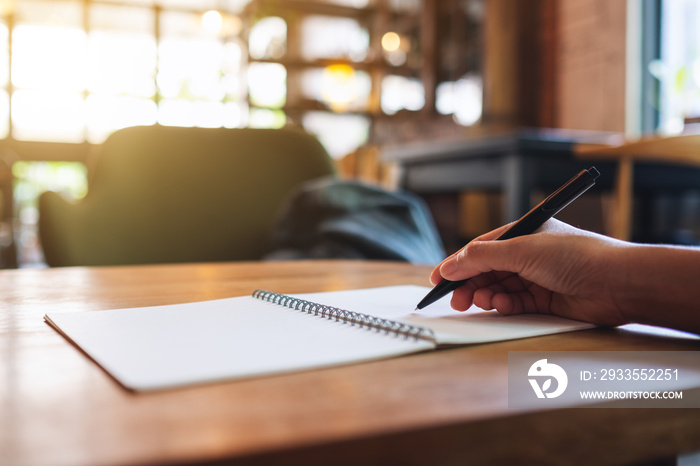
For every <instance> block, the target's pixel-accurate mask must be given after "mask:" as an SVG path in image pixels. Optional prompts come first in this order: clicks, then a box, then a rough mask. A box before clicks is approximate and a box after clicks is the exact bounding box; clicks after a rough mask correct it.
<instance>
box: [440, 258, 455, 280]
mask: <svg viewBox="0 0 700 466" xmlns="http://www.w3.org/2000/svg"><path fill="white" fill-rule="evenodd" d="M456 271H457V264H455V261H447V262H445V263H444V264H442V267H440V275H442V276H443V277H447V276H449V275H452V274H453V273H455V272H456Z"/></svg>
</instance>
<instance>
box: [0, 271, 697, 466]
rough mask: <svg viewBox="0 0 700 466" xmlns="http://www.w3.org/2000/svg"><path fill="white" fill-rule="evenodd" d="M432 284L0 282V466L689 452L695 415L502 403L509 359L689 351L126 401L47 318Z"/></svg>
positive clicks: (423, 369) (592, 343)
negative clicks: (524, 408)
mask: <svg viewBox="0 0 700 466" xmlns="http://www.w3.org/2000/svg"><path fill="white" fill-rule="evenodd" d="M429 271H430V267H419V266H412V265H408V264H398V263H384V262H365V261H318V262H305V261H300V262H285V263H236V264H190V265H168V266H159V265H155V266H137V267H131V266H128V267H96V268H63V269H45V270H8V271H1V272H0V296H2V303H1V304H0V463H2V464H8V465H49V464H51V465H54V464H57V465H63V464H65V465H115V464H117V465H118V464H175V463H177V464H189V463H198V464H202V463H203V464H229V462H231V463H236V462H238V463H240V464H263V463H264V464H276V463H280V464H282V463H284V464H294V463H302V462H303V463H306V464H328V463H334V464H358V463H362V464H386V463H402V464H404V463H405V464H426V463H430V464H465V462H467V461H470V460H472V461H475V462H481V463H501V462H507V461H511V462H516V460H517V462H518V463H519V464H520V463H534V462H536V463H538V464H563V463H566V464H592V463H595V464H619V463H622V462H624V463H629V462H633V461H641V460H647V459H654V458H663V457H670V456H673V455H675V454H676V453H678V452H686V451H692V450H698V449H700V417H699V416H697V414H696V413H695V412H694V410H683V409H673V410H671V409H668V410H667V409H654V410H641V409H566V410H553V411H543V412H518V411H513V410H511V409H509V408H508V405H507V358H508V351H533V350H693V351H697V350H700V345H699V344H698V340H693V339H684V338H672V337H668V336H659V335H652V334H647V333H642V332H638V331H632V330H626V329H596V330H590V331H584V332H576V333H571V334H562V335H554V336H548V337H541V338H533V339H527V340H518V341H511V342H503V343H498V344H488V345H479V346H473V347H466V348H459V349H450V350H441V351H435V352H429V353H424V354H418V355H412V356H408V357H401V358H395V359H389V360H384V361H378V362H372V363H366V364H357V365H351V366H345V367H336V368H331V369H325V370H316V371H308V372H300V373H294V374H287V375H280V376H271V377H264V378H257V379H249V380H240V381H232V382H227V383H216V384H209V385H201V386H195V387H190V388H184V389H178V390H169V391H161V392H156V393H148V394H134V393H131V392H128V391H126V390H124V389H122V388H121V387H120V386H119V385H118V384H117V383H116V382H115V381H113V380H112V379H111V378H110V377H109V376H108V375H107V374H106V373H105V372H103V371H102V370H101V369H99V367H98V366H97V365H96V364H94V363H92V362H91V361H90V360H89V359H87V358H86V357H85V356H84V355H83V354H82V353H80V351H79V350H78V349H76V348H75V347H74V346H72V345H70V344H69V343H68V342H67V341H66V340H65V339H64V338H62V337H61V336H60V335H59V334H58V333H56V332H55V331H53V330H52V329H51V328H50V327H49V326H48V325H47V324H45V323H44V322H43V320H42V317H43V315H44V314H45V313H46V312H49V311H50V312H63V311H76V310H78V311H86V312H91V311H96V310H101V309H110V308H121V307H136V306H150V305H159V304H171V303H179V302H188V301H197V300H206V299H216V298H224V297H230V296H238V295H246V294H249V293H250V292H252V291H253V290H254V289H256V288H259V287H264V288H268V289H271V290H275V291H279V292H283V293H292V292H311V291H330V290H339V289H347V288H358V287H371V286H380V285H391V284H407V283H412V284H419V285H427V276H428V273H429ZM124 344H125V345H126V344H128V342H124ZM280 350H283V349H282V348H280Z"/></svg>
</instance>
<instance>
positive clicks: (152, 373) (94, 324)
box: [45, 296, 434, 390]
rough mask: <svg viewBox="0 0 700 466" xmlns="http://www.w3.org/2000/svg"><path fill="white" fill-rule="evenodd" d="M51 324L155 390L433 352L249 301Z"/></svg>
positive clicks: (65, 317)
mask: <svg viewBox="0 0 700 466" xmlns="http://www.w3.org/2000/svg"><path fill="white" fill-rule="evenodd" d="M45 318H46V320H47V322H49V324H51V325H53V326H54V327H56V328H57V330H59V332H60V333H62V334H63V335H64V336H66V337H67V338H68V339H70V340H72V341H73V342H74V343H75V344H76V345H77V346H79V347H80V348H81V349H82V350H83V351H84V352H85V353H87V354H88V355H89V356H90V357H91V358H92V359H93V360H94V361H95V362H97V363H98V364H99V365H100V366H102V368H103V369H105V370H106V371H107V372H108V373H110V374H111V375H112V376H113V377H114V378H115V379H117V380H118V381H119V382H120V383H121V384H122V385H124V386H126V387H128V388H131V389H134V390H153V389H162V388H170V387H176V386H182V385H188V384H193V383H200V382H212V381H219V380H226V379H234V378H242V377H253V376H261V375H268V374H275V373H282V372H290V371H295V370H302V369H312V368H319V367H326V366H333V365H339V364H347V363H354V362H360V361H366V360H372V359H379V358H385V357H391V356H397V355H401V354H408V353H413V352H418V351H423V350H427V349H432V348H434V345H433V344H432V343H431V342H428V341H424V340H419V341H416V340H414V339H405V338H402V337H395V336H391V335H389V336H387V335H384V334H378V333H377V332H375V331H369V330H367V329H362V328H359V327H355V326H351V325H349V324H343V323H339V322H334V321H329V320H328V319H323V318H321V317H316V316H310V315H308V314H305V313H302V312H300V311H296V310H293V309H289V308H285V307H282V306H278V305H275V304H271V303H267V302H264V301H261V300H259V299H255V298H252V297H248V296H245V297H238V298H229V299H222V300H214V301H205V302H197V303H189V304H176V305H168V306H157V307H145V308H132V309H118V310H106V311H92V312H68V313H48V314H47V316H46V317H45Z"/></svg>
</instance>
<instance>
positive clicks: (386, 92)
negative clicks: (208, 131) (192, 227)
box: [0, 0, 700, 267]
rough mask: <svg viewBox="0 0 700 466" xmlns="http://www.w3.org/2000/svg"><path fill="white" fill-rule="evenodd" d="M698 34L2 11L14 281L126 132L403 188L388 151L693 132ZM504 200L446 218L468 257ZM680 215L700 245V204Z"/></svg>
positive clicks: (537, 25) (508, 17)
mask: <svg viewBox="0 0 700 466" xmlns="http://www.w3.org/2000/svg"><path fill="white" fill-rule="evenodd" d="M698 24H700V2H697V1H693V0H629V1H628V0H326V1H321V0H314V1H312V0H249V1H247V0H196V1H195V0H50V1H47V0H0V196H1V197H0V251H1V252H2V263H0V265H2V266H4V267H15V266H22V267H31V266H41V265H42V261H43V259H42V253H41V247H40V244H39V243H38V239H37V238H38V237H37V231H36V226H37V217H38V210H37V205H36V201H37V197H38V195H39V194H40V193H41V192H42V191H45V190H55V191H60V192H63V193H65V194H66V195H67V196H70V197H72V198H75V199H80V198H81V197H83V196H85V195H86V193H87V192H88V190H89V188H90V187H89V183H88V178H89V176H88V172H89V158H90V154H91V153H92V152H93V151H94V150H95V148H96V147H99V145H100V144H101V143H102V142H103V141H104V140H105V139H106V138H107V137H108V136H109V135H110V134H111V133H113V132H114V131H116V130H118V129H120V128H125V127H128V126H136V125H154V124H159V125H164V126H181V127H191V126H197V127H225V128H244V127H254V128H281V127H285V126H301V127H303V128H304V129H305V130H306V131H308V132H310V133H312V134H314V135H315V136H316V137H317V138H318V139H319V140H320V142H321V143H322V144H323V145H324V147H325V148H326V150H327V151H328V152H329V154H330V155H331V156H332V157H333V158H334V159H335V160H336V161H337V164H338V167H339V170H340V171H341V173H344V174H345V175H346V176H348V177H354V178H357V179H362V180H368V181H371V182H374V183H378V184H380V185H382V186H385V187H388V188H395V187H396V186H397V185H399V184H401V181H400V179H401V169H400V166H397V164H396V163H392V161H391V160H386V159H385V158H383V155H382V154H383V153H384V152H385V151H386V150H387V148H396V147H401V146H406V145H411V144H419V143H421V142H423V143H425V142H427V143H432V142H435V141H439V142H441V143H449V142H450V141H463V140H465V139H468V138H470V137H478V136H480V135H482V134H486V133H488V134H493V133H494V132H498V131H507V130H509V129H512V128H548V129H552V128H553V129H562V130H577V131H580V132H581V133H578V134H588V133H584V132H595V134H596V135H597V136H598V137H601V135H611V134H613V135H618V136H621V137H622V138H623V139H622V140H633V139H634V138H638V137H640V136H643V135H654V136H656V137H668V136H674V135H680V134H688V133H693V132H694V131H695V130H694V126H693V125H695V124H698V123H700V28H698V27H697V25H698ZM698 150H699V153H700V149H698ZM695 179H696V180H697V178H695ZM698 183H699V185H700V180H698ZM493 196H497V193H490V192H481V193H479V192H470V193H465V194H464V195H461V196H458V197H457V201H454V202H456V203H457V204H456V207H454V205H453V204H454V202H453V203H452V204H450V203H449V202H440V201H439V200H437V201H435V202H432V203H431V208H432V209H433V214H434V215H435V216H436V221H437V223H438V226H439V227H440V228H441V231H446V229H450V228H452V229H453V230H455V231H456V232H457V234H456V236H454V235H453V239H454V240H455V241H464V240H468V239H469V237H473V236H475V235H476V234H478V232H480V231H483V230H484V229H487V228H490V227H491V226H495V225H497V224H498V222H499V221H500V218H493V216H489V214H488V212H490V211H491V210H493V209H491V208H490V207H489V206H493V205H494V202H495V203H496V204H498V200H497V198H496V200H494V197H493ZM664 199H665V200H664ZM669 199H670V200H669ZM450 202H452V201H450ZM664 202H666V203H667V204H668V203H670V205H672V206H675V207H674V208H679V207H678V206H680V207H681V212H680V213H679V214H678V215H677V216H676V218H681V220H677V222H678V221H681V222H685V223H683V225H681V226H680V227H678V229H679V231H680V230H682V232H685V233H684V234H685V236H683V237H684V238H686V239H687V242H690V243H693V242H694V241H696V239H697V232H698V217H700V195H699V194H698V190H697V189H686V190H685V191H684V192H683V193H682V195H679V196H676V197H673V198H663V197H659V200H658V203H661V204H663V203H664ZM446 206H447V207H446ZM466 208H469V209H471V210H470V215H469V218H470V221H469V222H461V221H460V220H459V217H458V216H454V215H452V210H450V211H449V212H447V213H444V212H446V211H445V209H457V210H458V211H459V210H460V209H466ZM441 212H443V214H441ZM478 212H482V213H483V212H485V213H484V214H483V215H482V216H481V217H478V215H477V214H478ZM679 216H680V217H679ZM453 218H454V219H456V220H450V219H453ZM582 221H583V220H582ZM450 222H452V224H450ZM596 222H597V221H596V220H594V221H592V225H593V229H596V228H597V229H600V230H604V229H605V225H598V223H599V222H598V223H596ZM584 223H585V222H584ZM677 237H678V236H675V237H674V238H677ZM448 239H449V238H448ZM662 239H668V237H665V238H662ZM448 242H449V241H448Z"/></svg>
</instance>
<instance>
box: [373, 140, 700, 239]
mask: <svg viewBox="0 0 700 466" xmlns="http://www.w3.org/2000/svg"><path fill="white" fill-rule="evenodd" d="M617 142H619V135H615V134H612V133H597V132H568V131H559V130H544V131H543V130H527V129H525V130H520V131H513V132H509V133H504V134H498V135H487V136H479V137H472V138H467V139H464V140H460V141H450V142H434V143H432V142H431V143H420V144H418V143H416V144H409V145H405V146H396V147H389V148H386V149H385V151H384V153H383V159H384V160H385V161H387V162H395V163H397V164H399V166H400V167H401V173H402V174H401V178H400V186H401V188H403V189H405V190H407V191H410V192H414V193H417V194H419V195H421V196H423V197H426V198H427V197H429V196H431V195H444V194H458V193H460V192H464V191H469V190H493V191H498V192H501V193H503V209H502V218H501V220H502V221H501V223H507V222H510V221H513V220H516V219H518V218H520V217H521V216H522V215H524V214H525V213H527V211H528V210H530V208H531V207H532V206H531V205H530V194H531V193H532V192H533V191H534V190H542V191H544V192H546V193H548V192H550V191H552V190H554V189H556V188H557V187H558V186H560V185H561V184H563V183H564V182H566V181H567V180H568V179H569V178H571V177H573V176H574V175H575V174H576V173H578V172H579V171H580V170H583V169H586V168H589V167H590V166H591V165H595V166H596V168H597V169H598V170H599V171H600V173H601V176H600V177H599V179H598V180H597V183H596V186H595V187H594V188H593V189H592V190H591V192H592V193H595V192H599V193H600V192H604V191H609V190H611V189H612V187H613V183H614V180H615V175H616V170H617V164H616V163H615V162H614V161H612V160H610V159H609V158H601V160H595V159H590V158H587V159H585V160H584V159H582V158H580V157H577V156H576V151H575V148H576V147H577V146H579V145H582V144H586V145H589V144H596V145H603V144H605V143H608V144H614V143H617ZM634 190H635V195H637V196H639V197H640V202H639V203H638V211H639V212H638V215H637V217H638V218H637V219H636V220H635V229H636V231H635V236H634V238H633V239H635V240H640V241H653V240H654V238H652V236H654V235H655V234H654V233H653V230H658V229H659V228H658V227H656V228H654V226H653V225H652V224H653V222H654V219H652V210H653V209H652V207H653V203H654V200H655V199H657V198H658V197H659V196H660V195H662V194H664V193H665V194H669V193H671V194H674V193H675V194H677V193H679V192H682V191H687V190H700V168H692V167H688V166H683V165H677V164H666V163H645V162H641V163H637V164H635V172H634ZM656 235H657V236H658V232H657V233H656Z"/></svg>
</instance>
